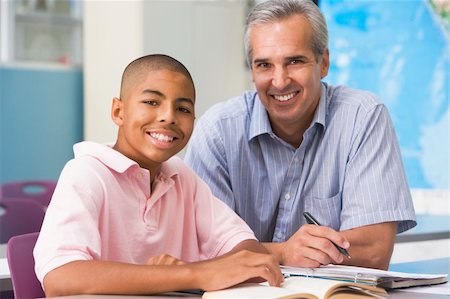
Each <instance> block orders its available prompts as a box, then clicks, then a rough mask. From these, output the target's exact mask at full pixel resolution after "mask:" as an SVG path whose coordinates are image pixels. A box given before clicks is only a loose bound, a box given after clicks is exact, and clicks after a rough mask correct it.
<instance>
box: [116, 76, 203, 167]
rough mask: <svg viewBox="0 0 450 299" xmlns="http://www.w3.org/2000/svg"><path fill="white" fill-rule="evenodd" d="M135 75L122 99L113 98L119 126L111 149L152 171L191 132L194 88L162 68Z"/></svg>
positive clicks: (186, 79)
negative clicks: (116, 137)
mask: <svg viewBox="0 0 450 299" xmlns="http://www.w3.org/2000/svg"><path fill="white" fill-rule="evenodd" d="M137 78H138V80H135V81H134V82H136V83H134V82H133V83H131V85H132V86H128V88H127V89H126V92H125V93H124V98H122V99H120V100H119V99H116V98H115V99H113V106H112V112H111V114H112V118H113V121H114V122H115V123H116V124H117V125H118V126H119V134H118V139H117V143H116V144H115V146H114V148H115V149H116V150H118V151H119V152H121V153H122V154H124V155H125V156H127V157H128V158H130V159H132V160H134V161H136V162H137V163H139V165H140V166H141V167H142V168H146V169H149V170H150V172H153V174H154V172H156V171H158V170H159V167H160V165H161V163H162V162H164V161H166V160H167V159H169V158H170V157H172V156H173V155H175V154H176V153H178V152H179V151H180V150H182V149H183V148H184V146H185V145H186V144H187V142H188V140H189V138H190V136H191V134H192V130H193V127H194V119H195V111H194V100H195V99H194V98H195V91H194V87H193V85H192V83H191V81H190V80H189V79H188V78H186V77H185V76H184V75H183V74H181V73H178V72H172V71H169V70H165V69H161V70H155V71H150V72H146V73H144V74H142V75H140V76H138V77H137Z"/></svg>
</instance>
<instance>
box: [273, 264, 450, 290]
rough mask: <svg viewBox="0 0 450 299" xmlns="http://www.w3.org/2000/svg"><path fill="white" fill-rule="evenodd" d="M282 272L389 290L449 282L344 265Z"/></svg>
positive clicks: (443, 277) (437, 276) (439, 276)
mask: <svg viewBox="0 0 450 299" xmlns="http://www.w3.org/2000/svg"><path fill="white" fill-rule="evenodd" d="M281 272H283V274H285V275H287V276H302V277H315V278H326V279H331V280H338V281H348V282H357V283H362V284H366V285H373V286H378V287H382V288H388V289H397V288H406V287H412V286H424V285H433V284H440V283H446V282H447V274H415V273H404V272H393V271H384V270H378V269H372V268H363V267H354V266H344V265H326V266H321V267H319V268H296V267H287V266H281Z"/></svg>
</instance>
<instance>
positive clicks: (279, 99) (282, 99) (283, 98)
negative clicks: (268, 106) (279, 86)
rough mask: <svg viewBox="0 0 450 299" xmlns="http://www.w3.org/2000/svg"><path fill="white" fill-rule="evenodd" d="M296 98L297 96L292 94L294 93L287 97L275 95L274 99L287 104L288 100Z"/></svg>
mask: <svg viewBox="0 0 450 299" xmlns="http://www.w3.org/2000/svg"><path fill="white" fill-rule="evenodd" d="M294 96H295V92H292V93H290V94H286V95H282V96H281V95H279V96H276V95H274V96H273V97H274V98H275V100H278V101H280V102H285V101H287V100H290V99H292V98H293V97H294Z"/></svg>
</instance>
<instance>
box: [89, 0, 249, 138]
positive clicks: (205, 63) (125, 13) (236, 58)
mask: <svg viewBox="0 0 450 299" xmlns="http://www.w3.org/2000/svg"><path fill="white" fill-rule="evenodd" d="M246 9H247V3H246V1H162V0H161V1H156V0H155V1H117V2H115V1H113V2H111V1H87V2H85V3H84V12H83V14H84V26H83V28H84V29H83V30H84V31H83V35H84V47H83V48H84V53H83V55H84V83H85V84H84V85H85V91H84V103H85V105H84V115H85V120H84V137H85V139H87V140H93V141H98V142H112V141H114V140H115V138H116V127H115V125H114V124H113V123H112V121H111V118H110V113H109V111H110V106H111V99H112V97H114V96H118V94H119V85H120V78H121V75H122V71H123V69H124V68H125V67H126V65H127V64H128V63H129V62H130V61H131V60H132V59H134V58H137V57H140V56H142V55H145V54H150V53H164V54H168V55H171V56H173V57H175V58H177V59H179V60H180V61H182V62H183V63H184V64H185V65H186V66H187V68H188V69H189V70H190V72H191V74H192V77H193V79H194V81H195V84H196V89H197V102H196V114H197V117H198V116H200V115H201V114H202V113H203V112H204V111H205V110H206V109H207V108H208V107H210V106H211V105H213V104H214V103H217V102H219V101H223V100H225V99H227V98H229V97H232V96H235V95H238V94H240V93H241V92H242V91H243V90H244V89H247V87H248V85H249V80H250V79H249V76H248V73H247V69H246V66H245V60H244V50H243V43H242V38H243V30H244V18H245V14H246ZM105 11H108V13H107V14H105V13H104V12H105Z"/></svg>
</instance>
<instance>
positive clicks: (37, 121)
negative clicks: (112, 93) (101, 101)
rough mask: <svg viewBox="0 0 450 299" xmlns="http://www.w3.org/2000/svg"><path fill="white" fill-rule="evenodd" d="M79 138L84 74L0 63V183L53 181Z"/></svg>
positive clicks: (81, 129) (76, 69)
mask: <svg viewBox="0 0 450 299" xmlns="http://www.w3.org/2000/svg"><path fill="white" fill-rule="evenodd" d="M82 139H83V74H82V70H81V69H79V68H70V67H51V68H38V67H21V66H14V67H9V66H3V67H0V182H6V181H15V180H25V179H57V178H58V176H59V173H60V172H61V170H62V168H63V167H64V165H65V163H66V162H67V161H68V160H69V159H71V158H72V156H73V153H72V146H73V144H74V143H76V142H79V141H81V140H82Z"/></svg>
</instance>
